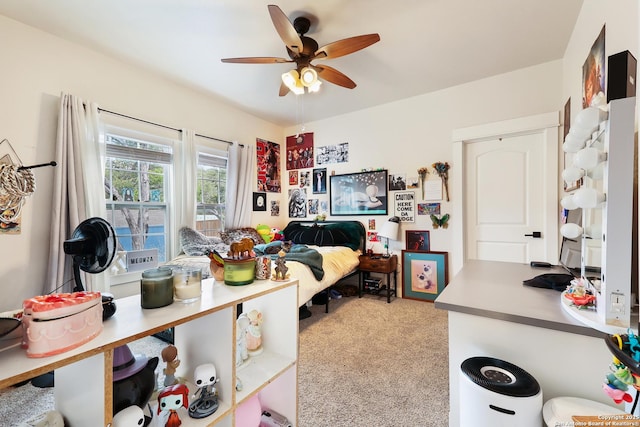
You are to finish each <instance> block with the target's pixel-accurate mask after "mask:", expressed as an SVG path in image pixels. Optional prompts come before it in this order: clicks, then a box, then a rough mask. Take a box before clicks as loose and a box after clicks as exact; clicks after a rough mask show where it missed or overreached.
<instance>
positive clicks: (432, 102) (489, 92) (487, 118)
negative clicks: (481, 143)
mask: <svg viewBox="0 0 640 427" xmlns="http://www.w3.org/2000/svg"><path fill="white" fill-rule="evenodd" d="M540 88H543V90H541V89H540ZM355 90H356V91H357V90H358V89H357V88H356V89H355ZM561 101H562V63H561V61H553V62H549V63H545V64H541V65H537V66H534V67H530V68H526V69H522V70H518V71H515V72H512V73H508V74H503V75H499V76H494V77H491V78H488V79H484V80H479V81H475V82H472V83H468V84H464V85H460V86H456V87H453V88H449V89H446V90H442V91H438V92H433V93H429V94H425V95H421V96H416V97H413V98H409V99H405V100H401V101H398V102H394V103H390V104H386V105H382V106H378V107H375V108H370V109H367V110H362V111H358V112H355V113H351V114H345V115H342V116H339V117H335V118H331V119H327V120H322V121H318V122H313V123H307V124H306V130H307V131H308V132H314V142H315V144H316V146H322V145H332V144H337V143H341V142H349V144H350V153H349V154H350V161H349V163H340V164H335V165H328V168H327V169H328V172H329V174H330V173H331V171H333V170H335V172H336V174H340V173H348V172H355V171H359V170H360V169H362V168H379V167H381V168H385V169H388V170H389V173H391V174H393V173H406V174H407V176H417V170H418V168H420V167H422V166H429V167H430V166H431V164H432V163H434V162H437V161H441V162H449V164H451V168H455V167H457V165H456V164H453V162H452V142H451V133H452V131H453V130H454V129H457V128H462V127H468V126H473V125H479V124H483V123H490V122H496V121H501V120H506V119H512V118H519V117H524V116H529V115H534V114H539V113H547V112H550V111H557V110H558V109H559V106H560V105H561ZM286 132H287V135H292V134H295V133H296V132H297V129H296V128H295V127H292V128H288V129H286ZM453 184H454V182H453V181H451V184H450V189H451V188H453ZM416 191H419V190H416ZM450 196H451V200H455V198H457V197H460V195H459V194H454V193H451V192H450ZM327 197H328V195H327ZM441 208H442V213H451V211H452V210H451V202H449V203H447V202H445V201H442V206H441ZM392 209H393V205H392V204H391V205H390V211H391V210H392ZM340 218H344V217H340ZM368 218H376V222H377V227H379V226H380V224H381V223H382V222H383V221H386V220H387V218H388V217H365V216H360V217H353V219H360V220H361V221H362V222H363V223H364V224H365V226H366V225H367V219H368ZM449 224H450V225H449V228H448V229H446V230H444V229H442V228H439V229H437V230H434V229H433V227H432V225H431V220H430V218H429V216H427V215H416V222H415V223H404V224H403V225H402V231H401V236H404V230H406V229H415V230H430V239H431V248H432V250H436V251H446V252H449V266H452V265H454V264H455V263H456V260H457V259H459V258H460V257H462V254H460V253H456V252H455V251H453V245H452V243H453V242H452V236H453V234H454V232H455V230H456V229H459V228H460V227H462V219H461V218H455V217H452V218H451V219H450V221H449ZM391 249H392V250H393V251H394V252H396V253H399V251H400V250H401V249H404V242H403V241H399V242H394V243H392V245H391ZM450 274H455V271H450Z"/></svg>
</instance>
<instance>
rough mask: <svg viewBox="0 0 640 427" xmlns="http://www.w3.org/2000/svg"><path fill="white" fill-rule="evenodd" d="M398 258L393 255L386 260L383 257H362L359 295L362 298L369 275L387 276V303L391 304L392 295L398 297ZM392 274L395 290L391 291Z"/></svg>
mask: <svg viewBox="0 0 640 427" xmlns="http://www.w3.org/2000/svg"><path fill="white" fill-rule="evenodd" d="M397 269H398V256H397V255H391V256H390V257H389V258H384V257H382V256H381V255H373V256H369V255H360V265H359V266H358V273H359V280H358V295H359V297H362V291H363V287H364V281H365V279H366V278H368V277H369V273H382V274H386V275H387V288H386V290H384V292H386V294H387V303H390V302H391V295H392V294H393V296H394V297H397V296H398V279H397ZM391 273H393V289H391Z"/></svg>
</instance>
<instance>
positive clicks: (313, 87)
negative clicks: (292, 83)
mask: <svg viewBox="0 0 640 427" xmlns="http://www.w3.org/2000/svg"><path fill="white" fill-rule="evenodd" d="M321 84H322V82H321V81H320V80H316V82H315V83H314V84H312V85H311V86H309V87H308V89H309V93H315V92H318V91H320V85H321Z"/></svg>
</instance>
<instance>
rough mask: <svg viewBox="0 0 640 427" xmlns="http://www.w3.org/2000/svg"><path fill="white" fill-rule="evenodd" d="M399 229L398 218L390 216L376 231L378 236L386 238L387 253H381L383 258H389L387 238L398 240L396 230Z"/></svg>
mask: <svg viewBox="0 0 640 427" xmlns="http://www.w3.org/2000/svg"><path fill="white" fill-rule="evenodd" d="M399 231H400V218H398V217H397V216H392V217H391V218H389V220H388V221H387V222H385V223H383V224H382V227H380V231H378V236H379V237H384V238H385V239H387V244H386V245H385V247H386V248H387V253H386V254H385V255H383V257H385V258H389V256H390V255H389V240H398V232H399Z"/></svg>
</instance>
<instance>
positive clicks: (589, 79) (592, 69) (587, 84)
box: [582, 26, 607, 108]
mask: <svg viewBox="0 0 640 427" xmlns="http://www.w3.org/2000/svg"><path fill="white" fill-rule="evenodd" d="M604 35H605V26H603V27H602V30H600V34H599V35H598V37H597V38H596V40H595V41H594V42H593V45H592V46H591V50H590V51H589V56H587V59H586V60H585V61H584V65H583V66H582V108H587V107H590V106H591V105H592V104H594V100H595V104H598V105H599V104H600V103H606V102H607V100H606V97H605V93H604V88H605V53H604V52H605V49H604V45H605V43H604Z"/></svg>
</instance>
